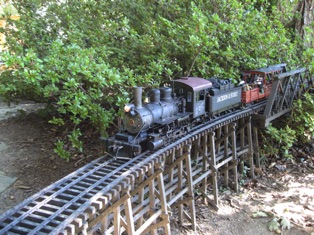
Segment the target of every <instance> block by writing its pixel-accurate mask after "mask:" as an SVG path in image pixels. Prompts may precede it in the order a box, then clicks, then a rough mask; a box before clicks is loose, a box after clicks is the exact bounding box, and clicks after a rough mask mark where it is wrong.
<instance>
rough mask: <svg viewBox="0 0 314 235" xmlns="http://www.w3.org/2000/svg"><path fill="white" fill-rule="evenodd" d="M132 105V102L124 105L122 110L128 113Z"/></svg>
mask: <svg viewBox="0 0 314 235" xmlns="http://www.w3.org/2000/svg"><path fill="white" fill-rule="evenodd" d="M133 107H134V105H132V104H127V105H125V106H124V112H126V113H129V112H130V111H131V110H132V108H133Z"/></svg>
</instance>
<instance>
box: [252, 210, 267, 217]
mask: <svg viewBox="0 0 314 235" xmlns="http://www.w3.org/2000/svg"><path fill="white" fill-rule="evenodd" d="M252 216H253V218H265V217H268V215H267V214H266V213H265V212H263V211H257V212H255V213H253V215H252Z"/></svg>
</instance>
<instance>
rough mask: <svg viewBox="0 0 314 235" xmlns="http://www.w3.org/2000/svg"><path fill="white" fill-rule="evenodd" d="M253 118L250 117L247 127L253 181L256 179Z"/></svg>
mask: <svg viewBox="0 0 314 235" xmlns="http://www.w3.org/2000/svg"><path fill="white" fill-rule="evenodd" d="M251 123H252V118H251V117H249V120H248V126H247V138H248V142H249V146H248V148H249V163H250V175H251V178H252V179H253V178H254V177H255V175H254V158H253V153H254V152H253V140H252V126H251Z"/></svg>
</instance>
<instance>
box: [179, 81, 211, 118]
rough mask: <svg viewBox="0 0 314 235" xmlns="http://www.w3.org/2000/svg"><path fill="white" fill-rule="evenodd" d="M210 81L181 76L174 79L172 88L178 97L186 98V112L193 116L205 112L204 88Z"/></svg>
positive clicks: (205, 93) (209, 84) (208, 86)
mask: <svg viewBox="0 0 314 235" xmlns="http://www.w3.org/2000/svg"><path fill="white" fill-rule="evenodd" d="M211 86H212V83H211V82H210V81H208V80H206V79H204V78H198V77H183V78H180V79H177V80H174V89H175V93H176V94H177V96H178V97H183V98H184V99H185V100H186V112H190V113H192V114H193V118H197V117H200V116H202V115H204V114H205V112H206V109H205V99H206V95H207V92H206V90H207V89H208V88H210V87H211Z"/></svg>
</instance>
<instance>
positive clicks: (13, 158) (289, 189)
mask: <svg viewBox="0 0 314 235" xmlns="http://www.w3.org/2000/svg"><path fill="white" fill-rule="evenodd" d="M26 106H27V105H26V104H24V107H26ZM19 107H21V106H19ZM19 107H15V108H14V110H12V109H9V110H6V112H5V113H7V111H10V112H11V111H13V114H14V115H13V116H14V117H12V116H11V117H10V118H8V116H7V115H4V112H3V110H4V109H7V107H6V106H5V104H4V103H3V102H0V117H2V118H0V119H2V120H0V172H2V173H3V175H5V176H8V177H10V178H12V179H15V181H14V183H13V184H12V185H11V186H10V187H8V188H7V189H6V190H5V191H3V192H2V193H0V214H1V213H4V212H5V211H6V210H8V209H10V208H12V207H13V206H15V205H17V204H18V203H20V202H21V201H23V200H24V199H26V198H27V197H29V196H31V195H33V194H34V193H36V192H38V191H39V190H41V189H43V188H44V187H46V186H48V185H50V184H51V183H53V182H55V181H56V180H58V179H60V178H62V177H63V176H65V175H67V174H69V173H71V172H72V171H74V170H75V169H77V168H78V167H80V166H82V164H85V162H84V161H81V159H79V156H78V158H76V159H74V160H73V161H70V162H65V161H64V160H62V159H60V158H58V157H57V156H56V155H55V154H54V153H53V143H54V142H55V138H56V132H55V130H54V127H53V126H50V125H49V124H47V122H46V121H44V120H42V119H41V118H40V117H39V116H38V115H35V114H28V115H26V113H24V112H22V115H16V110H17V109H18V108H19ZM30 107H31V106H30V105H29V106H28V108H29V109H28V110H32V109H31V108H30ZM1 110H2V112H1ZM11 114H12V112H11ZM3 117H5V120H4V118H3ZM92 148H93V149H87V151H89V153H88V155H92V158H93V157H97V153H95V154H93V151H94V152H95V146H94V147H92ZM313 149H314V146H313ZM310 150H311V149H310ZM311 151H312V150H311ZM78 162H80V164H77V163H78ZM280 167H281V168H280ZM278 169H283V170H282V171H280V170H278ZM3 175H1V174H0V178H1V177H3ZM313 197H314V151H313V155H311V156H310V155H309V156H308V157H306V158H305V159H303V162H302V163H296V164H295V165H292V164H291V165H285V167H282V166H279V165H278V166H277V165H274V166H273V167H272V168H271V169H269V170H268V171H267V173H265V172H263V173H261V175H259V176H258V178H257V179H254V180H251V181H243V187H242V188H241V192H240V193H239V194H235V193H233V192H232V190H230V189H222V190H221V192H220V209H219V210H218V211H214V210H213V209H212V208H211V207H208V206H205V205H204V204H203V203H202V201H201V197H199V196H196V198H197V203H196V204H197V222H198V229H197V231H196V232H194V231H191V230H189V229H188V226H179V225H178V222H177V217H176V211H173V212H172V213H173V216H172V217H171V228H172V234H217V235H228V234H232V235H234V234H238V235H243V234H266V235H267V234H275V232H270V231H269V226H270V222H271V221H272V219H273V217H275V218H278V222H279V223H280V222H282V221H284V222H285V219H286V220H287V221H290V223H291V228H290V229H289V230H282V231H281V233H280V234H287V235H292V234H293V235H295V234H296V235H301V234H302V235H303V234H312V235H314V229H313V226H314V201H313ZM257 212H258V213H257ZM254 216H257V217H258V218H254ZM259 216H267V217H259ZM284 224H285V223H284ZM280 227H281V226H280ZM278 232H279V231H278Z"/></svg>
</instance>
